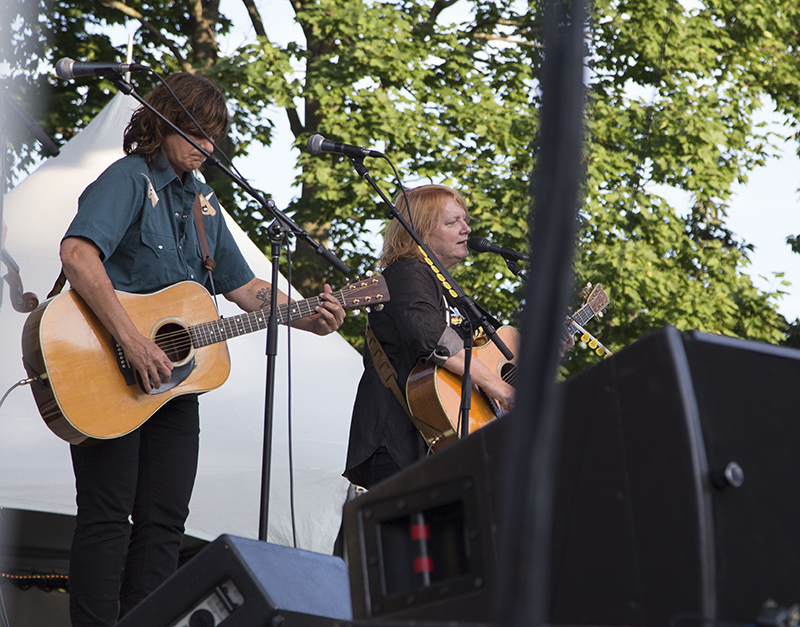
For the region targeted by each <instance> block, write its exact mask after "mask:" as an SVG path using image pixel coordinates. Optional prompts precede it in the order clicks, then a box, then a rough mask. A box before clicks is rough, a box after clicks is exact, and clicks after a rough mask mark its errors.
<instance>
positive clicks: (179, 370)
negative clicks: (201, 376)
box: [136, 357, 194, 396]
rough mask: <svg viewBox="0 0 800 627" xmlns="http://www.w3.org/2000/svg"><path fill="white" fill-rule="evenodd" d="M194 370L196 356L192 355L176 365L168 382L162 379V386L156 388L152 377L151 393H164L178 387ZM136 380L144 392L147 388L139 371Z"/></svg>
mask: <svg viewBox="0 0 800 627" xmlns="http://www.w3.org/2000/svg"><path fill="white" fill-rule="evenodd" d="M192 370H194V357H192V358H191V359H190V360H189V361H187V362H186V363H183V364H181V365H179V366H175V367H174V368H173V369H172V376H171V377H170V378H169V381H167V382H166V383H164V382H163V381H162V383H161V387H159V388H156V387H155V386H154V385H153V379H150V395H151V396H152V395H155V394H163V393H164V392H167V391H169V390H171V389H173V388H176V387H178V386H179V385H180V384H181V383H183V382H184V381H186V379H188V378H189V375H190V374H192ZM136 381H138V383H139V387H140V388H142V392H144V391H145V389H144V384H143V383H142V377H141V376H139V373H138V372H137V373H136Z"/></svg>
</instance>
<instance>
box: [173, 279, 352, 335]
mask: <svg viewBox="0 0 800 627" xmlns="http://www.w3.org/2000/svg"><path fill="white" fill-rule="evenodd" d="M333 297H334V298H335V299H336V300H338V301H339V303H340V304H341V305H342V306H344V305H345V301H344V297H343V296H342V292H341V291H339V292H334V294H333ZM319 304H320V299H319V296H314V297H313V298H308V299H306V300H300V301H294V302H291V303H284V304H283V305H278V323H279V324H286V323H287V322H289V321H293V320H300V319H301V318H306V317H308V316H313V315H314V314H315V313H316V311H315V309H316V308H317V307H318V306H319ZM268 318H269V312H268V311H265V310H259V311H251V312H249V313H243V314H239V315H237V316H231V317H230V318H219V319H217V320H212V321H211V322H203V323H202V324H196V325H194V326H191V327H189V335H190V336H191V339H192V346H194V347H195V348H200V347H202V346H208V345H209V344H214V343H216V342H224V341H225V340H229V339H231V338H234V337H239V336H240V335H245V334H247V333H253V332H255V331H261V330H262V329H266V328H267V323H268Z"/></svg>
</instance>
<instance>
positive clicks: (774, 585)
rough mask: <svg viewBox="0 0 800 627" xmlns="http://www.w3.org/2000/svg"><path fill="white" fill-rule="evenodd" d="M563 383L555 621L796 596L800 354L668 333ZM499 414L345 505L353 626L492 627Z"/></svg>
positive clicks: (727, 615) (678, 616)
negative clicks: (443, 626) (464, 626)
mask: <svg viewBox="0 0 800 627" xmlns="http://www.w3.org/2000/svg"><path fill="white" fill-rule="evenodd" d="M560 385H561V391H562V393H563V403H564V404H563V417H562V426H561V429H562V432H561V436H562V437H561V441H560V442H559V444H558V446H559V462H558V469H557V473H556V474H557V480H556V485H555V490H554V503H553V530H552V539H551V547H552V552H551V556H550V560H551V578H550V621H549V622H550V623H551V624H556V625H559V624H560V625H634V626H650V625H668V624H681V623H680V621H693V624H695V625H697V624H699V623H698V622H697V621H698V619H717V620H722V621H730V622H736V623H744V624H752V623H753V622H754V621H755V619H756V617H757V615H758V614H759V611H760V610H761V608H762V605H763V604H764V603H765V602H766V601H768V600H774V601H775V602H777V603H778V604H780V605H782V606H788V605H792V604H794V603H796V602H800V506H799V505H798V499H800V461H798V460H797V456H798V451H800V415H799V414H800V351H796V350H791V349H784V348H780V347H775V346H771V345H767V344H761V343H755V342H746V341H741V340H734V339H730V338H724V337H720V336H712V335H706V334H700V333H696V332H692V333H687V334H683V335H682V334H681V333H679V332H678V331H677V330H676V329H674V328H671V327H667V328H664V329H661V330H660V331H657V332H655V333H653V334H652V335H650V336H647V337H645V338H643V339H641V340H639V341H638V342H636V343H635V344H633V345H632V346H629V347H627V348H625V349H624V350H621V351H619V352H618V353H617V354H615V355H614V356H612V357H609V358H607V359H605V360H604V361H603V362H601V363H598V364H597V365H595V366H593V367H592V368H589V369H587V370H586V371H584V372H582V373H580V374H578V375H576V376H574V377H571V378H570V379H569V380H567V381H566V382H564V383H563V384H560ZM509 424H510V422H509V421H508V420H499V421H496V422H494V423H492V424H490V425H487V426H486V427H484V428H483V429H481V430H479V431H478V432H476V433H474V434H472V435H471V436H469V437H468V438H466V439H464V440H463V441H460V442H458V443H456V444H454V445H453V446H451V447H449V448H447V449H445V450H444V451H442V452H440V453H437V454H435V455H434V456H432V457H431V458H429V459H428V460H425V461H423V462H421V463H419V464H417V465H415V466H413V467H412V468H409V469H408V470H406V471H405V472H403V473H401V474H399V475H397V476H396V477H393V478H392V479H390V480H388V481H386V482H384V483H382V484H381V485H379V486H376V487H375V488H374V489H373V490H371V491H370V492H369V493H368V494H366V495H364V496H362V497H359V498H358V499H356V500H354V501H352V502H351V503H349V504H348V506H347V507H346V508H345V531H346V536H347V544H348V554H349V557H350V582H351V588H352V598H353V613H354V616H355V617H356V618H357V619H373V620H374V619H380V620H386V619H393V620H397V619H404V618H423V619H428V620H457V621H459V622H460V623H470V622H486V623H488V622H491V620H492V617H493V616H494V614H493V611H492V607H491V605H492V602H493V601H494V599H495V597H494V593H495V592H497V586H498V581H499V579H498V576H499V573H498V563H499V559H498V555H497V545H498V537H497V534H498V533H499V532H501V531H504V526H503V525H502V524H501V523H502V522H503V521H501V520H500V519H499V517H498V516H499V512H500V511H502V510H501V508H502V507H503V503H504V502H505V500H504V499H505V498H513V495H511V494H507V493H506V490H507V486H505V485H504V484H503V482H502V479H503V476H502V472H503V470H504V468H505V466H504V459H503V454H504V451H506V450H508V449H509V448H510V447H509V445H508V441H507V438H508V436H509V432H510V429H509V428H508V426H509ZM422 530H424V531H422ZM516 531H517V532H519V530H516ZM522 533H524V530H522ZM511 545H512V546H513V538H512V543H511Z"/></svg>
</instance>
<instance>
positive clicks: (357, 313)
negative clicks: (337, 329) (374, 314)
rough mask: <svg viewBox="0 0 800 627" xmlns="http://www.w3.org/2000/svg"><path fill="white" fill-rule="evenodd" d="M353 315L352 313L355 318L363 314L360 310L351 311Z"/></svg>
mask: <svg viewBox="0 0 800 627" xmlns="http://www.w3.org/2000/svg"><path fill="white" fill-rule="evenodd" d="M351 313H352V314H353V315H354V316H358V315H360V314H361V310H360V309H352V310H351Z"/></svg>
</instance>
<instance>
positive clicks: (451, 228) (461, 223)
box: [427, 199, 472, 268]
mask: <svg viewBox="0 0 800 627" xmlns="http://www.w3.org/2000/svg"><path fill="white" fill-rule="evenodd" d="M471 232H472V229H471V228H469V225H468V224H467V212H466V211H465V210H464V208H463V207H462V206H461V205H459V204H458V203H457V202H456V201H455V200H453V199H449V200H448V201H447V204H446V205H445V206H444V208H443V209H442V211H441V213H440V214H439V222H438V224H437V225H436V228H434V229H433V231H431V232H430V234H429V235H428V241H427V244H428V246H430V249H431V250H432V251H433V252H434V253H435V254H436V256H437V257H438V258H439V259H440V260H441V262H442V263H443V264H444V267H445V268H450V267H451V266H454V265H455V264H457V263H459V262H460V261H464V259H466V258H467V255H468V254H469V250H467V237H468V236H469V234H470V233H471Z"/></svg>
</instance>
